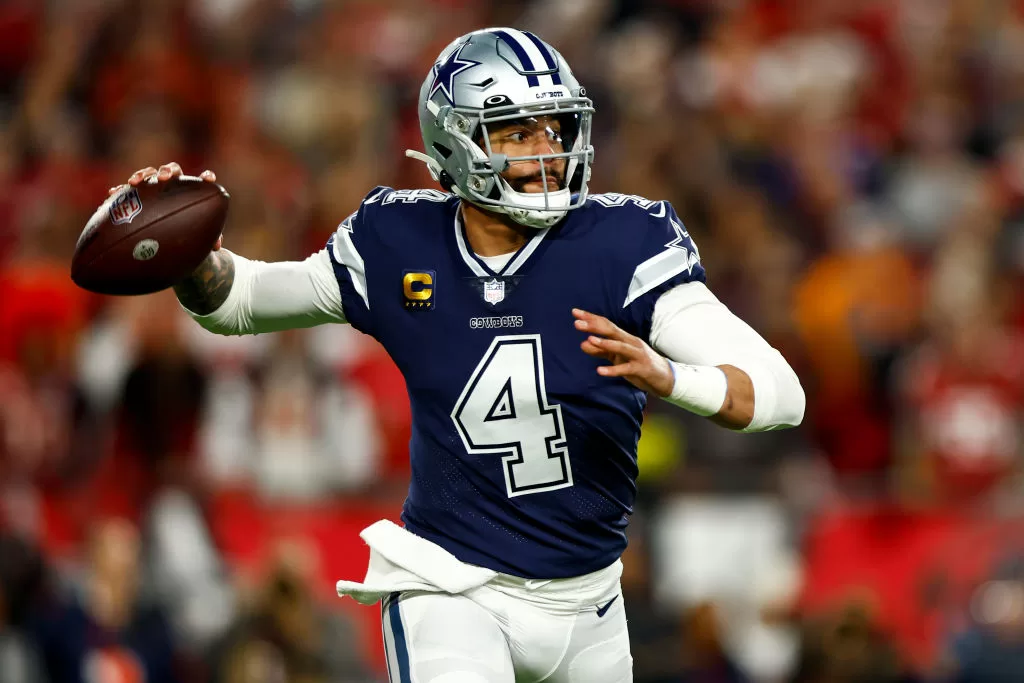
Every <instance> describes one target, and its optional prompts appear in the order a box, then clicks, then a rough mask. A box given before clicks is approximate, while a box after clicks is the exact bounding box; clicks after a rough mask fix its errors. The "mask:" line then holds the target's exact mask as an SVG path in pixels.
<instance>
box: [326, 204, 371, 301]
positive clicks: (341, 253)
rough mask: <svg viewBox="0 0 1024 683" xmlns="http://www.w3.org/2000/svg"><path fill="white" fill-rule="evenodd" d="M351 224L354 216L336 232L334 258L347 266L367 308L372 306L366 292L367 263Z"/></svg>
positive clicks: (357, 291) (354, 285)
mask: <svg viewBox="0 0 1024 683" xmlns="http://www.w3.org/2000/svg"><path fill="white" fill-rule="evenodd" d="M354 215H355V214H353V216H354ZM351 224H352V216H349V217H348V218H346V219H345V221H344V222H343V223H342V224H341V226H340V227H339V228H338V230H337V232H335V233H334V260H336V261H337V262H338V263H340V264H341V265H343V266H345V268H346V269H347V270H348V274H349V276H350V277H351V278H352V286H353V287H355V290H356V293H357V294H358V295H359V296H360V297H361V298H362V300H363V303H365V304H366V308H370V298H369V296H368V295H367V293H366V265H365V264H364V263H363V257H362V256H360V255H359V252H358V251H357V250H356V245H355V243H353V242H352V232H351Z"/></svg>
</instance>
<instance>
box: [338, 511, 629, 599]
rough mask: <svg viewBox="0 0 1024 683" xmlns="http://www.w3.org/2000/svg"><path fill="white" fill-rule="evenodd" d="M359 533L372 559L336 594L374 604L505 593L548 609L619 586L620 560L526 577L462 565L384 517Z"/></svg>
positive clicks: (595, 596) (604, 593)
mask: <svg viewBox="0 0 1024 683" xmlns="http://www.w3.org/2000/svg"><path fill="white" fill-rule="evenodd" d="M359 536H360V537H361V538H362V539H363V540H364V541H366V544H367V545H368V546H370V564H369V567H368V568H367V570H366V577H365V578H364V579H363V581H362V582H361V583H359V582H355V581H338V582H337V584H336V587H337V590H338V595H340V596H342V597H344V596H346V595H348V596H351V597H352V599H354V600H355V601H356V602H359V603H362V604H364V605H372V604H373V603H375V602H378V601H379V600H381V599H383V598H384V597H385V596H387V595H389V594H391V593H395V592H402V591H412V590H420V591H429V592H434V593H450V594H453V595H457V594H471V595H468V596H467V597H470V598H474V599H475V598H479V597H480V593H476V592H474V591H475V589H478V588H481V587H484V586H486V589H487V591H496V592H498V593H504V594H506V595H509V596H511V597H514V598H517V599H519V600H524V601H526V602H531V603H534V604H536V605H538V606H541V607H543V608H545V609H548V610H553V611H559V612H561V611H568V612H573V611H575V610H577V609H580V608H582V607H586V606H591V605H594V604H596V603H597V602H599V601H606V600H608V599H610V598H611V597H614V596H615V595H616V594H617V593H618V591H619V577H620V576H621V574H622V562H621V561H619V560H616V561H615V562H613V563H612V564H610V565H609V566H607V567H605V568H604V569H599V570H598V571H596V572H592V573H590V574H584V575H582V576H576V577H571V578H566V579H524V578H520V577H518V576H510V575H508V574H501V573H499V572H496V571H494V570H491V569H486V568H484V567H478V566H475V565H471V564H466V563H464V562H462V561H460V560H459V559H458V558H456V557H455V556H454V555H452V554H451V553H449V552H448V551H447V550H445V549H444V548H442V547H441V546H439V545H437V544H435V543H432V542H430V541H428V540H426V539H425V538H420V537H419V536H416V535H415V534H413V533H412V532H410V531H406V530H405V529H403V528H402V527H400V526H398V525H397V524H395V523H393V522H390V521H388V520H380V521H378V522H374V523H373V524H371V525H370V526H368V527H366V528H365V529H363V531H362V532H361V533H360V534H359Z"/></svg>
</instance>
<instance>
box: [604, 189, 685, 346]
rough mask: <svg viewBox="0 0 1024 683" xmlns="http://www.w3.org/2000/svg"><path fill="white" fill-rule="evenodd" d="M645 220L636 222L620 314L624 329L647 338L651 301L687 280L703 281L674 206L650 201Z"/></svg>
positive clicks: (652, 302)
mask: <svg viewBox="0 0 1024 683" xmlns="http://www.w3.org/2000/svg"><path fill="white" fill-rule="evenodd" d="M645 213H646V219H647V220H646V224H641V225H640V226H638V228H639V229H638V230H637V232H636V238H635V239H636V242H637V243H638V245H639V249H638V250H636V251H632V252H631V253H632V254H633V259H632V261H631V262H630V263H628V264H627V268H626V269H627V270H629V271H630V273H629V275H628V281H627V283H626V290H625V295H624V296H623V299H622V302H621V304H620V305H621V306H622V313H621V314H622V316H623V318H624V320H623V322H625V323H626V325H627V329H630V331H631V332H633V333H634V334H638V335H640V336H641V337H642V338H644V339H646V338H647V337H648V335H649V334H650V330H651V319H652V317H653V315H654V304H655V303H656V302H657V300H658V297H660V296H661V295H662V294H664V293H665V292H667V291H668V290H670V289H672V288H673V287H676V286H678V285H681V284H684V283H687V282H695V281H696V282H704V281H705V272H704V266H703V265H702V264H701V261H700V252H699V251H698V250H697V245H696V244H695V243H694V241H693V238H691V237H690V234H689V233H688V232H687V231H686V227H685V226H684V225H683V222H682V220H680V219H679V216H677V215H676V212H675V209H673V208H672V205H671V204H669V203H668V202H666V201H662V202H656V203H654V204H652V205H651V206H650V207H649V208H648V210H647V211H646V212H645Z"/></svg>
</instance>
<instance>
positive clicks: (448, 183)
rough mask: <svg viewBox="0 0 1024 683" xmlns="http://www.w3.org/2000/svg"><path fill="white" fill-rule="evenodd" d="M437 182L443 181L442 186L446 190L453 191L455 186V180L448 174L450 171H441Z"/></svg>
mask: <svg viewBox="0 0 1024 683" xmlns="http://www.w3.org/2000/svg"><path fill="white" fill-rule="evenodd" d="M437 182H439V183H441V187H442V188H444V191H445V192H451V191H452V188H453V187H455V181H453V180H452V177H451V176H450V175H448V171H441V173H440V175H439V176H438V179H437Z"/></svg>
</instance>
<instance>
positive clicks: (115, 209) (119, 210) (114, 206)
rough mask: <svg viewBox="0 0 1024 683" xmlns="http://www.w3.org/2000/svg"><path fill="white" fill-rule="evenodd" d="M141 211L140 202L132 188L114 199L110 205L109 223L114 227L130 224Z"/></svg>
mask: <svg viewBox="0 0 1024 683" xmlns="http://www.w3.org/2000/svg"><path fill="white" fill-rule="evenodd" d="M141 211H142V200H141V199H139V192H138V190H136V189H135V188H134V187H133V188H131V189H130V190H128V191H127V192H125V193H124V194H122V195H118V196H117V197H115V198H114V201H113V202H112V203H111V205H110V222H111V223H113V224H114V225H119V224H121V223H131V222H132V219H133V218H135V217H136V216H138V215H139V213H140V212H141Z"/></svg>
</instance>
